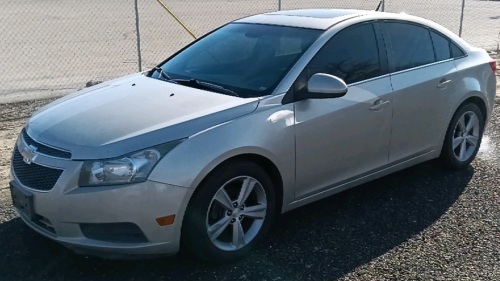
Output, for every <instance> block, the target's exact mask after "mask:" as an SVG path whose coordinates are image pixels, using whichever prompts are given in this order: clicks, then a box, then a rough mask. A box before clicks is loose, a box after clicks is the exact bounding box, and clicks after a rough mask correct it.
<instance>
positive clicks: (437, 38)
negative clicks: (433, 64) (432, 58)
mask: <svg viewBox="0 0 500 281" xmlns="http://www.w3.org/2000/svg"><path fill="white" fill-rule="evenodd" d="M431 37H432V43H433V44H434V52H435V53H436V60H437V61H442V60H447V59H450V58H451V51H450V41H449V40H448V39H446V38H444V37H443V36H441V35H439V34H437V33H436V32H434V31H431Z"/></svg>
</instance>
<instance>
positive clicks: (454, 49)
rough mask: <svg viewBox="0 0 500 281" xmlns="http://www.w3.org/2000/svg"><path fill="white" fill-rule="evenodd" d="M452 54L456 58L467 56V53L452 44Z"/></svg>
mask: <svg viewBox="0 0 500 281" xmlns="http://www.w3.org/2000/svg"><path fill="white" fill-rule="evenodd" d="M450 44H451V54H452V56H453V57H454V58H459V57H463V56H465V53H464V52H463V51H462V49H460V48H459V47H458V46H457V45H456V44H455V43H453V42H451V43H450Z"/></svg>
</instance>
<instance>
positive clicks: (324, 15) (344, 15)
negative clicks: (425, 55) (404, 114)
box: [235, 9, 471, 51]
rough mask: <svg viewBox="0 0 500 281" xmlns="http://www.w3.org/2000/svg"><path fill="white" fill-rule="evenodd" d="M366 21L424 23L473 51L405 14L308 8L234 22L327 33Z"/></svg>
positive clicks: (450, 34)
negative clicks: (335, 28) (298, 28)
mask: <svg viewBox="0 0 500 281" xmlns="http://www.w3.org/2000/svg"><path fill="white" fill-rule="evenodd" d="M367 20H402V21H408V22H413V23H417V24H422V25H424V26H427V27H430V28H433V29H435V30H437V31H439V32H441V33H442V34H444V35H446V36H447V37H449V38H451V39H452V40H453V41H454V42H455V43H457V44H458V45H460V46H461V47H462V48H464V49H465V50H466V51H468V50H469V49H470V48H471V47H470V45H469V44H468V43H467V42H465V41H464V40H463V39H462V38H460V37H459V36H458V35H456V34H455V33H453V32H451V31H450V30H448V29H446V28H444V27H443V26H441V25H439V24H437V23H435V22H433V21H430V20H427V19H424V18H421V17H416V16H412V15H408V14H406V13H399V14H395V13H387V12H377V11H365V10H349V9H307V10H289V11H279V12H272V13H266V14H260V15H255V16H250V17H247V18H243V19H240V20H236V21H235V22H239V23H254V24H269V25H282V26H292V27H302V28H312V29H320V30H327V29H329V28H331V27H332V26H334V25H336V24H338V23H340V22H344V21H348V22H350V23H351V24H355V23H357V22H363V21H367Z"/></svg>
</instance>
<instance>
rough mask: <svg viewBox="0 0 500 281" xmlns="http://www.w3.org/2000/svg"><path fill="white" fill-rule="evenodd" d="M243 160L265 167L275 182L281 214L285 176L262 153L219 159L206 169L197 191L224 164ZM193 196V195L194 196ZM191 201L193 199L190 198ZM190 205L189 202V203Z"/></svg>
mask: <svg viewBox="0 0 500 281" xmlns="http://www.w3.org/2000/svg"><path fill="white" fill-rule="evenodd" d="M242 160H247V161H251V162H254V163H255V164H257V165H259V166H260V167H262V169H264V170H265V171H266V172H267V173H268V175H269V177H270V178H271V180H272V182H273V186H274V188H275V190H274V191H275V192H276V210H275V211H276V214H281V212H282V209H283V201H284V188H283V177H282V175H281V172H280V170H279V169H278V166H277V165H276V164H275V163H274V162H273V161H272V160H271V159H269V158H268V157H266V156H263V155H262V154H259V153H255V152H246V153H241V154H236V155H232V156H229V157H225V158H224V159H219V160H218V161H217V163H216V164H214V163H212V165H210V166H211V167H212V168H210V170H209V171H205V172H204V173H203V174H202V177H201V179H199V180H197V184H196V186H195V192H194V193H196V192H197V187H198V186H200V185H202V184H203V183H204V182H205V181H206V179H207V178H208V177H209V176H210V175H211V174H212V173H213V172H214V171H215V170H216V169H217V168H219V167H221V166H223V165H227V164H228V163H230V162H233V161H242ZM194 193H193V195H194ZM192 197H193V196H191V198H192ZM190 201H191V200H190ZM188 205H189V203H188Z"/></svg>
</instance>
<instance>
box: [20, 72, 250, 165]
mask: <svg viewBox="0 0 500 281" xmlns="http://www.w3.org/2000/svg"><path fill="white" fill-rule="evenodd" d="M258 100H259V99H257V98H250V99H244V98H238V97H233V96H228V95H223V94H219V93H214V92H209V91H204V90H199V89H194V88H189V87H185V86H182V85H178V84H174V83H169V82H165V81H160V80H157V79H152V78H149V77H146V76H145V75H142V74H140V73H139V74H134V75H130V76H127V77H123V78H121V79H116V80H113V81H110V82H106V83H102V84H98V85H96V86H93V87H91V88H87V89H84V90H80V91H78V92H76V93H74V94H71V95H69V96H66V97H64V98H61V99H59V100H57V101H55V102H53V103H51V104H49V105H47V106H45V107H43V108H42V109H40V110H39V111H38V112H36V113H35V114H34V115H33V117H31V119H30V120H29V122H28V125H27V127H26V130H27V132H28V134H29V135H30V136H31V137H32V138H33V139H35V140H37V141H38V142H41V143H44V144H47V145H50V146H53V147H57V148H61V149H64V150H69V151H70V152H71V154H72V159H104V158H113V157H117V156H121V155H124V154H127V153H130V152H133V151H137V150H140V149H144V148H148V147H151V146H155V145H158V144H162V143H166V142H169V141H173V140H177V139H182V138H186V137H189V136H191V135H193V134H195V133H197V132H200V131H202V130H205V129H207V128H210V127H212V126H215V125H218V124H221V123H223V122H227V121H230V120H232V119H234V118H237V117H240V116H243V115H246V114H249V113H251V112H253V111H254V110H255V109H256V107H257V105H258Z"/></svg>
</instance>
